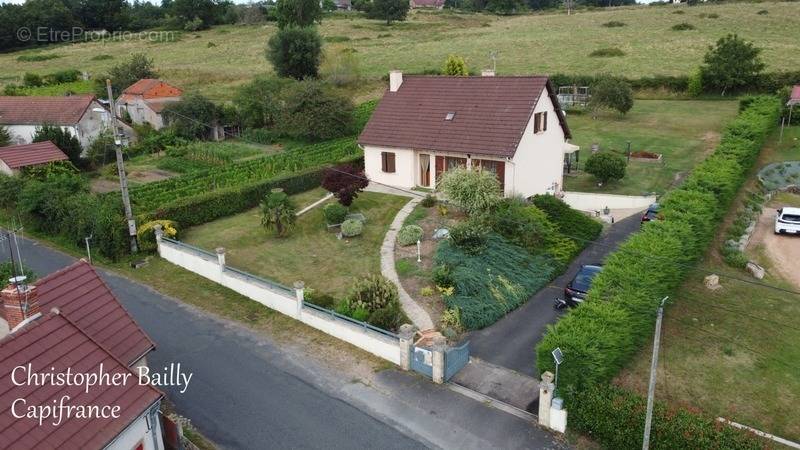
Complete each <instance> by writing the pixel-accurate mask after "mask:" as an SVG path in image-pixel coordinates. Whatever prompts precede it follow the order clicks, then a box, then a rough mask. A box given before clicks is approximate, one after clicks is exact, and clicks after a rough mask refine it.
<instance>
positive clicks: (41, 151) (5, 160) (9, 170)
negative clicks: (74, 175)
mask: <svg viewBox="0 0 800 450" xmlns="http://www.w3.org/2000/svg"><path fill="white" fill-rule="evenodd" d="M68 159H69V158H68V157H67V155H65V154H64V152H62V151H61V149H60V148H58V147H56V145H55V144H53V143H52V142H50V141H44V142H34V143H33V144H24V145H10V146H8V147H0V172H2V173H4V174H6V175H17V174H18V173H19V171H20V170H21V169H23V168H25V167H31V166H39V165H42V164H47V163H51V162H56V161H66V160H68Z"/></svg>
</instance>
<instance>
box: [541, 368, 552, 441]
mask: <svg viewBox="0 0 800 450" xmlns="http://www.w3.org/2000/svg"><path fill="white" fill-rule="evenodd" d="M553 389H555V385H554V384H553V374H552V373H550V372H549V371H546V372H545V373H543V374H542V382H541V383H539V425H541V426H543V427H547V428H550V404H551V403H552V402H553Z"/></svg>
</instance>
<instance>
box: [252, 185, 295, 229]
mask: <svg viewBox="0 0 800 450" xmlns="http://www.w3.org/2000/svg"><path fill="white" fill-rule="evenodd" d="M296 212H297V208H296V207H295V205H294V202H293V201H292V199H290V198H289V196H288V195H286V192H283V189H281V188H275V189H272V190H270V192H269V194H267V195H266V196H264V201H263V202H261V225H262V226H263V227H264V228H266V229H268V230H272V231H274V232H275V235H277V236H286V235H287V234H289V231H290V230H291V229H292V227H293V226H294V223H295V221H296V220H297V215H296Z"/></svg>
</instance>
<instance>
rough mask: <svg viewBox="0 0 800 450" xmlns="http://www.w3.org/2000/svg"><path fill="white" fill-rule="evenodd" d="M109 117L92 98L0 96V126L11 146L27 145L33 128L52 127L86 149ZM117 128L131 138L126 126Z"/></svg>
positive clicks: (85, 96)
mask: <svg viewBox="0 0 800 450" xmlns="http://www.w3.org/2000/svg"><path fill="white" fill-rule="evenodd" d="M109 114H110V113H109V112H108V111H107V110H106V109H105V108H104V107H103V105H101V104H100V102H98V101H97V99H96V98H95V96H94V95H68V96H62V97H53V96H0V125H2V126H5V127H6V128H7V129H8V131H9V132H10V134H11V141H12V142H13V143H15V144H30V143H31V142H33V136H34V135H35V134H36V129H37V128H40V127H41V126H43V125H55V126H59V127H61V128H63V129H65V130H67V131H69V132H70V133H71V134H72V135H73V136H75V137H77V138H78V140H79V141H80V143H81V146H83V148H84V149H86V148H88V147H89V145H90V144H91V143H92V141H94V140H95V138H97V136H98V135H99V134H100V133H102V132H103V131H104V130H106V129H107V128H108V126H109ZM120 127H122V128H123V130H124V131H125V133H126V134H127V135H129V136H132V134H133V131H132V130H131V129H130V127H128V126H127V125H125V124H120Z"/></svg>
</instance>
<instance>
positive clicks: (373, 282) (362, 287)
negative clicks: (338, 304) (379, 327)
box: [347, 274, 400, 313]
mask: <svg viewBox="0 0 800 450" xmlns="http://www.w3.org/2000/svg"><path fill="white" fill-rule="evenodd" d="M347 302H348V306H349V307H350V309H352V310H356V309H359V308H361V309H364V310H366V311H368V312H370V313H372V312H375V311H377V310H379V309H383V308H390V307H394V306H398V305H399V304H400V296H399V294H398V293H397V286H395V284H394V283H392V282H391V281H389V280H388V279H386V278H384V277H383V276H381V275H377V274H371V275H367V276H365V277H361V278H358V279H357V280H356V281H355V282H354V283H353V286H351V287H350V291H349V292H348V294H347Z"/></svg>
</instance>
